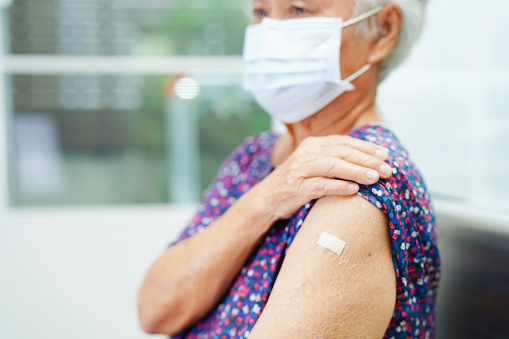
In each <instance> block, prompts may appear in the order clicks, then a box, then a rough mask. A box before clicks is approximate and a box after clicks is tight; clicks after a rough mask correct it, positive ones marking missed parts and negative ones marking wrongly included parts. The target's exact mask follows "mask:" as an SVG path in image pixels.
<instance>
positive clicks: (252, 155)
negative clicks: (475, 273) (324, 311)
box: [173, 125, 440, 339]
mask: <svg viewBox="0 0 509 339" xmlns="http://www.w3.org/2000/svg"><path fill="white" fill-rule="evenodd" d="M349 135H350V136H352V137H355V138H359V139H362V140H366V141H370V142H373V143H376V144H378V145H380V146H384V147H385V148H387V149H388V151H389V159H388V161H387V163H388V164H389V165H390V166H391V167H392V171H393V175H392V176H391V177H390V178H389V179H387V180H380V181H378V182H377V183H375V184H373V185H369V186H365V185H360V190H359V192H358V193H357V194H358V195H360V196H361V197H363V198H364V199H366V200H368V201H369V202H371V203H372V204H373V205H375V206H376V207H377V208H379V209H380V210H381V211H382V212H383V213H385V214H386V215H387V217H388V219H389V227H390V234H391V236H392V244H391V245H392V246H391V248H392V258H393V261H394V267H395V271H396V278H397V279H396V282H397V286H396V289H397V298H396V306H395V309H394V314H393V316H392V319H391V322H390V324H389V327H388V328H387V331H386V332H385V335H384V338H434V337H435V298H436V293H437V288H438V281H439V276H440V257H439V253H438V248H437V232H436V223H435V216H434V211H433V207H432V205H431V202H430V196H429V194H428V191H427V189H426V186H425V184H424V181H423V179H422V177H421V175H420V173H419V171H418V170H417V168H416V166H415V165H414V163H413V162H412V161H411V160H410V158H409V156H408V153H407V151H406V150H405V149H404V148H403V146H402V145H401V144H400V142H399V141H398V139H397V138H396V136H395V135H394V134H393V133H392V132H390V131H389V130H387V129H386V128H385V127H383V126H381V125H365V126H362V127H360V128H357V129H355V130H353V131H352V132H350V133H349ZM277 138H278V135H276V134H274V133H272V132H264V133H261V134H260V135H257V136H253V137H249V138H247V139H246V140H245V141H244V142H243V143H242V144H241V145H240V146H239V147H237V149H236V150H235V151H234V152H233V153H232V154H231V155H230V157H229V158H228V159H227V160H226V161H225V162H224V164H223V166H222V167H221V169H220V170H219V173H218V175H217V177H216V178H215V180H214V181H213V182H212V184H211V185H210V187H209V188H208V189H207V190H206V191H205V193H204V195H203V201H202V202H201V204H200V205H199V208H198V211H197V213H196V215H195V216H194V218H193V219H192V220H191V222H190V223H189V225H187V227H186V228H185V230H184V232H183V233H182V235H181V236H180V237H179V238H178V240H177V241H176V242H180V241H182V240H184V239H186V238H188V237H191V236H193V235H194V234H196V233H199V232H200V231H202V230H203V229H204V228H205V227H207V226H209V225H210V224H212V223H213V222H214V220H216V219H217V218H219V217H220V216H221V215H222V214H223V213H224V212H225V211H226V210H227V209H228V208H229V207H230V206H232V205H233V204H234V203H235V201H236V200H237V199H238V198H239V197H240V196H242V195H243V194H244V193H245V192H247V191H248V190H249V189H250V188H251V187H253V186H254V185H256V184H257V183H258V182H259V181H260V180H262V179H263V178H265V177H266V176H267V175H268V174H269V173H270V172H271V171H272V170H273V169H274V167H273V166H272V164H271V161H270V160H271V153H272V147H273V145H274V143H275V141H276V139H277ZM314 202H315V201H311V202H309V203H308V204H306V205H304V206H302V207H301V208H300V209H299V211H298V212H297V213H295V215H294V216H292V217H291V218H290V219H287V220H280V221H278V222H277V223H276V224H274V225H273V226H272V228H271V229H270V230H269V231H268V232H267V234H266V235H265V238H264V239H263V240H262V242H261V244H260V245H259V247H258V248H257V249H256V250H255V251H254V252H253V253H252V254H251V256H250V257H249V258H248V260H247V261H246V263H245V265H244V267H243V268H242V270H241V271H240V272H239V274H238V275H237V277H236V278H235V279H234V281H233V284H232V285H231V287H230V289H229V291H228V292H227V293H226V294H225V295H224V297H223V299H222V300H221V301H220V302H219V304H218V305H217V306H216V307H215V308H214V309H213V310H212V311H211V312H210V313H209V314H208V315H207V316H205V317H204V318H203V319H201V320H200V321H199V322H198V323H196V324H195V325H194V326H192V327H191V328H189V329H187V330H186V331H185V332H183V333H180V334H178V335H176V336H174V337H173V338H179V339H180V338H187V339H191V338H247V337H248V336H249V333H250V331H251V329H252V328H253V326H254V324H255V323H256V321H257V319H258V318H259V316H260V314H261V312H262V310H263V308H264V306H265V304H266V303H267V300H268V298H269V294H270V292H271V290H272V287H273V285H274V282H275V280H276V277H277V275H278V272H279V269H280V267H281V264H282V262H283V260H284V258H285V255H286V251H287V250H288V247H289V246H290V244H291V243H292V241H293V239H294V237H295V235H296V234H297V232H298V231H299V229H300V227H301V225H302V223H303V221H304V219H305V218H306V216H307V214H308V213H309V211H310V210H311V208H312V207H313V204H314Z"/></svg>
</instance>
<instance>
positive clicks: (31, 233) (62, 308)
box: [0, 206, 194, 339]
mask: <svg viewBox="0 0 509 339" xmlns="http://www.w3.org/2000/svg"><path fill="white" fill-rule="evenodd" d="M193 210H194V206H173V207H168V206H151V207H149V206H148V207H141V206H136V207H123V208H82V209H49V210H24V211H14V212H11V213H9V214H8V215H3V216H1V215H0V338H2V339H18V338H20V339H24V338H42V339H46V338H48V339H64V338H74V339H81V338H82V339H85V338H94V339H100V338H125V339H129V338H132V339H134V338H145V337H147V336H148V335H146V334H144V333H143V331H142V330H141V329H140V327H139V325H138V320H137V313H136V292H137V289H138V288H139V286H140V283H141V280H142V277H143V276H144V274H145V272H146V270H147V269H148V267H149V265H150V264H151V262H152V261H153V260H154V259H155V258H156V257H157V256H158V255H159V254H160V253H162V252H163V251H164V249H165V247H166V246H167V245H168V243H169V242H170V241H171V240H172V239H174V238H175V237H176V236H177V235H178V233H179V232H180V229H181V228H182V226H183V225H184V224H185V223H186V222H187V221H188V219H189V218H190V216H191V214H192V213H193Z"/></svg>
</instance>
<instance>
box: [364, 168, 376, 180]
mask: <svg viewBox="0 0 509 339" xmlns="http://www.w3.org/2000/svg"><path fill="white" fill-rule="evenodd" d="M366 176H367V177H368V179H369V180H371V181H373V180H376V179H377V177H378V172H377V171H373V170H369V171H367V172H366Z"/></svg>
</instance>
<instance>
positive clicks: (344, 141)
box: [341, 135, 354, 146]
mask: <svg viewBox="0 0 509 339" xmlns="http://www.w3.org/2000/svg"><path fill="white" fill-rule="evenodd" d="M353 142H354V138H353V137H351V136H349V135H342V136H341V143H342V144H343V145H347V146H350V145H351V144H352V143H353Z"/></svg>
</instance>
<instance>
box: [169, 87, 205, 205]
mask: <svg viewBox="0 0 509 339" xmlns="http://www.w3.org/2000/svg"><path fill="white" fill-rule="evenodd" d="M178 78H179V77H176V78H174V79H173V81H170V84H169V85H168V86H167V90H166V117H165V120H166V140H167V142H166V149H167V158H168V165H169V166H168V170H169V173H168V176H167V178H168V179H167V180H168V193H169V198H170V202H172V203H195V202H197V201H199V197H200V160H199V152H200V146H199V135H198V112H197V107H198V102H197V100H198V99H197V98H196V97H197V96H198V94H199V86H198V83H196V82H195V80H194V79H190V78H185V77H184V78H181V80H182V81H180V80H178Z"/></svg>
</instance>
